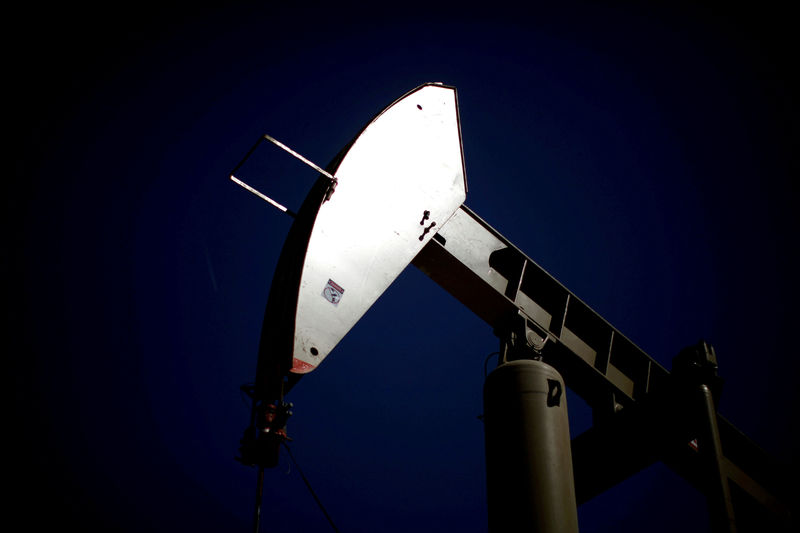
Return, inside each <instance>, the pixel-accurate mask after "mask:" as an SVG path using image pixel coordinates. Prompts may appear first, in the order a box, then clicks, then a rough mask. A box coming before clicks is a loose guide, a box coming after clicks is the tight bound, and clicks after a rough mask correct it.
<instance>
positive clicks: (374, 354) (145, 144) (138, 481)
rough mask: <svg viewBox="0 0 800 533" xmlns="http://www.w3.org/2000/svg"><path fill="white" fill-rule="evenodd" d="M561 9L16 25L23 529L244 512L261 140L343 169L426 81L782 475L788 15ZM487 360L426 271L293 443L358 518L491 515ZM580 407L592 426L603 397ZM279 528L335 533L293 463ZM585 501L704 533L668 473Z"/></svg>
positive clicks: (264, 12)
mask: <svg viewBox="0 0 800 533" xmlns="http://www.w3.org/2000/svg"><path fill="white" fill-rule="evenodd" d="M560 6H561V7H558V8H556V7H553V6H550V5H544V6H539V7H537V6H533V7H528V8H526V9H524V10H521V9H520V8H515V7H513V6H512V5H504V4H501V3H492V4H486V5H482V6H480V7H475V8H468V7H466V6H465V5H457V4H453V5H449V6H442V7H439V6H435V5H433V4H430V3H421V4H396V5H394V6H393V7H392V9H391V10H389V9H386V8H383V9H378V8H376V7H365V6H346V5H342V4H337V5H336V6H332V5H328V6H327V7H321V6H320V7H311V6H309V7H307V8H305V9H303V10H300V9H289V8H283V7H278V6H273V5H270V4H267V3H264V4H261V3H246V4H245V3H235V4H229V5H228V6H227V7H224V8H221V7H220V8H207V7H202V8H201V7H195V8H193V9H164V8H161V9H153V8H149V7H147V6H144V5H140V4H126V5H125V6H124V7H117V8H114V9H111V8H110V7H109V8H108V11H97V10H96V9H95V10H88V9H86V10H82V9H80V8H77V7H75V8H67V7H61V8H58V9H51V8H46V7H40V8H36V9H33V8H32V9H28V10H16V11H13V10H12V11H10V12H9V13H8V14H7V15H8V16H7V19H6V21H7V24H8V25H9V26H10V32H8V33H6V35H5V36H4V41H5V43H4V44H5V48H6V50H7V52H9V58H8V61H7V63H6V67H5V68H6V86H7V88H10V89H11V92H12V96H11V98H10V99H9V100H7V102H6V104H7V112H6V115H7V116H8V117H10V118H9V120H7V121H6V124H7V126H8V129H7V133H11V134H12V135H13V137H14V141H13V142H12V144H11V148H12V150H11V152H12V161H13V166H12V174H11V176H12V177H13V179H12V178H8V179H7V180H6V181H7V183H8V184H9V185H10V186H9V187H7V193H6V194H5V195H4V196H5V198H4V205H5V212H6V214H7V215H9V216H8V222H7V223H6V234H7V238H6V239H7V243H8V245H7V246H6V247H4V248H5V249H6V250H7V251H8V260H7V261H5V260H4V263H5V265H6V267H7V268H8V275H7V277H6V279H7V294H8V295H9V297H8V298H7V302H9V304H10V305H8V311H9V312H8V319H7V320H6V325H7V326H8V333H7V334H6V338H7V343H6V350H4V351H5V358H6V360H7V361H10V362H11V365H10V369H8V370H7V371H6V372H7V374H6V376H7V379H8V380H9V381H11V382H12V386H11V388H12V391H13V404H12V406H11V409H10V411H11V413H10V414H11V422H10V424H9V425H8V426H7V430H6V433H5V434H6V437H5V440H6V441H7V442H10V443H11V444H12V451H11V453H10V454H8V455H7V456H6V460H7V463H8V464H9V467H8V468H7V470H8V471H9V472H10V474H9V476H8V478H7V479H8V480H9V482H8V485H10V486H11V487H12V492H13V493H14V495H13V497H12V500H11V508H12V516H16V517H19V518H21V519H22V520H24V521H25V522H26V523H27V526H26V527H24V528H22V529H23V530H31V531H37V530H42V529H45V528H53V527H56V528H60V527H66V526H67V525H75V526H77V527H79V528H80V529H82V530H85V531H94V530H103V531H126V532H127V531H154V532H156V531H249V528H250V520H251V512H252V507H253V498H254V495H253V493H254V488H255V472H254V471H253V470H251V469H248V468H246V467H243V466H241V465H240V464H239V463H237V462H236V461H234V460H233V457H234V456H235V455H236V452H237V448H238V440H239V438H240V436H241V432H242V430H243V429H244V427H245V426H246V425H247V422H248V417H249V411H248V406H247V405H246V402H245V401H244V400H243V399H242V397H241V395H240V392H239V385H241V384H243V383H245V382H248V381H251V380H252V379H253V376H254V372H255V364H256V352H257V345H258V340H259V332H260V327H261V320H262V315H263V309H264V305H265V303H266V298H267V294H268V290H269V285H270V281H271V276H272V272H273V269H274V266H275V263H276V260H277V257H278V254H279V252H280V249H281V245H282V243H283V240H284V238H285V236H286V232H287V231H288V228H289V225H290V223H291V220H290V219H289V217H287V216H285V215H282V214H281V213H279V212H278V211H277V210H275V209H273V208H271V207H269V206H268V205H267V204H265V203H264V202H262V201H260V200H258V199H257V198H256V197H254V196H252V195H250V194H249V193H246V192H245V191H244V190H242V189H240V188H239V187H237V186H235V185H233V184H232V183H230V182H229V181H228V180H227V174H228V172H229V171H230V169H231V168H232V167H233V166H234V165H235V164H236V163H237V162H238V160H239V159H240V158H241V156H242V155H243V154H244V152H245V151H246V150H247V149H248V148H249V147H250V145H251V144H252V143H253V142H254V141H255V140H256V139H257V138H258V137H259V136H260V135H261V134H263V133H269V134H271V135H273V136H275V137H277V138H278V139H280V140H281V141H283V142H285V143H287V144H288V145H289V146H291V147H293V148H294V149H296V150H298V151H299V152H300V153H302V154H304V155H305V156H307V157H309V158H310V159H312V160H313V161H315V162H317V163H320V164H322V165H324V164H326V163H327V162H328V161H329V160H330V159H331V158H332V157H333V156H334V155H335V154H336V153H337V152H338V151H339V149H340V148H341V147H342V146H343V145H344V144H345V143H346V142H348V141H349V140H350V139H351V138H352V136H353V135H355V134H356V133H357V132H358V130H359V129H360V128H361V127H362V126H363V125H364V124H365V123H366V122H367V121H368V120H370V119H371V118H372V116H373V115H374V114H375V113H377V112H378V111H380V110H381V109H382V108H383V107H385V106H386V105H388V104H389V103H391V102H392V101H393V100H395V99H396V98H398V97H400V96H401V95H403V94H404V93H405V92H407V91H409V90H411V89H413V88H414V87H416V86H417V85H419V84H421V83H424V82H428V81H442V82H444V83H447V84H450V85H454V86H456V87H457V88H458V95H459V101H460V106H461V120H462V132H463V139H464V152H465V158H466V166H467V177H468V183H469V193H468V195H467V201H466V203H467V205H468V206H470V207H471V208H472V209H474V210H475V211H476V212H477V213H478V214H479V215H481V216H482V217H483V218H485V219H486V220H487V221H488V222H489V223H490V224H492V225H493V226H494V227H495V228H497V229H498V230H499V231H500V232H501V233H503V234H504V235H505V236H506V237H507V238H509V239H510V240H511V241H512V242H514V243H515V244H516V245H517V246H518V247H519V248H521V249H522V250H523V251H525V252H526V253H527V254H528V255H529V256H531V257H532V258H533V259H534V260H535V261H537V262H538V263H539V264H540V265H542V266H543V267H544V268H545V269H547V270H548V271H549V272H550V273H551V274H552V275H554V276H555V277H556V278H557V279H558V280H559V281H561V282H562V283H563V284H565V285H566V286H567V287H569V288H570V289H571V290H572V291H573V292H575V293H576V294H577V295H578V296H579V297H581V298H582V299H583V300H584V301H586V302H587V303H588V304H589V305H590V306H592V307H593V308H594V309H595V310H596V311H598V312H599V313H600V314H601V315H602V316H604V317H605V318H606V319H607V320H609V321H610V322H611V323H612V324H614V325H615V326H616V327H617V328H619V329H620V330H621V331H622V332H624V333H625V334H626V335H627V336H629V337H630V338H631V339H632V340H633V341H634V342H636V343H637V344H638V345H639V346H641V347H642V348H643V349H644V350H645V351H647V352H648V353H650V354H651V355H652V356H653V357H655V358H656V359H657V360H658V361H659V362H661V363H662V364H663V365H664V366H666V367H667V368H670V366H671V358H672V357H673V356H674V355H675V354H676V353H677V351H678V350H680V349H681V348H682V347H684V346H686V345H689V344H693V343H695V342H696V341H698V340H699V339H700V338H704V339H706V340H708V341H710V342H711V343H713V345H714V346H715V347H716V350H717V354H718V358H719V361H720V373H721V375H722V376H723V377H724V378H725V380H726V385H725V390H724V393H723V396H722V400H721V405H720V411H721V412H722V413H723V414H724V415H725V416H726V417H728V418H729V419H730V420H731V421H732V422H733V423H734V424H735V425H737V426H738V427H739V428H741V429H742V430H743V431H744V432H745V433H747V434H748V435H750V436H751V437H752V438H753V439H754V440H755V441H756V442H758V443H759V444H761V445H762V446H763V447H764V448H765V449H766V450H768V451H769V452H771V453H772V454H774V455H775V456H776V457H777V458H778V459H779V460H781V461H783V462H784V463H786V464H787V465H788V467H787V472H789V471H791V470H789V469H790V468H791V469H796V455H795V452H796V450H797V449H798V448H800V446H798V437H797V430H796V427H795V425H796V420H797V415H796V408H797V406H798V393H797V391H796V389H795V388H794V383H795V381H796V376H797V371H798V364H797V353H796V349H795V344H796V343H795V338H796V330H797V323H798V311H797V304H796V302H797V299H798V296H800V294H799V292H800V290H799V289H800V284H799V283H798V277H797V272H798V260H797V254H796V249H797V245H798V237H797V227H798V224H797V223H798V210H797V201H798V194H797V185H796V181H795V180H796V178H797V176H798V165H797V144H798V143H797V141H798V137H797V126H798V123H797V118H798V114H797V105H798V102H797V94H798V92H797V89H798V85H797V79H796V63H795V61H794V60H793V59H792V57H793V56H792V53H793V52H792V50H793V48H792V45H796V41H797V39H796V34H795V35H790V33H789V32H790V31H792V32H794V31H795V30H794V28H793V26H792V25H791V24H790V19H789V17H788V14H787V13H785V12H781V11H775V10H770V9H768V8H764V9H763V10H761V11H758V12H753V11H746V10H740V11H737V10H736V8H733V7H732V6H730V5H725V6H724V7H721V6H718V7H712V6H705V7H689V6H688V5H683V4H675V3H666V2H665V3H659V4H656V5H654V6H653V7H646V8H645V7H641V6H635V5H634V4H633V3H625V2H623V3H615V4H614V5H613V6H611V5H601V4H590V3H579V2H568V3H565V4H560ZM241 178H242V179H245V180H246V181H248V182H249V183H251V184H252V185H253V186H256V187H258V188H259V189H261V190H263V191H265V192H267V193H269V194H271V195H273V196H274V197H275V198H277V199H278V200H280V201H282V202H284V203H286V204H287V205H289V206H290V207H294V208H297V207H299V205H300V202H301V200H302V198H303V196H304V195H305V192H306V191H307V189H308V187H309V186H310V185H311V183H312V182H313V180H314V179H315V175H314V173H313V171H310V170H309V169H307V168H306V167H304V166H302V165H300V164H299V163H297V162H296V161H294V160H292V159H291V158H289V157H288V156H285V154H282V153H280V152H279V151H277V150H274V149H270V148H268V147H264V148H263V151H260V152H259V153H258V154H257V156H256V157H255V158H254V159H253V161H252V163H251V164H250V165H249V166H248V167H246V168H245V169H243V170H242V172H241ZM390 200H391V199H387V201H390ZM4 268H5V267H4ZM496 349H497V341H496V339H495V337H494V336H493V335H492V332H491V328H489V327H488V326H486V325H485V324H483V323H482V322H481V321H480V320H478V319H477V318H476V317H474V316H473V315H471V314H470V313H469V312H468V311H467V310H465V309H464V308H463V307H462V306H461V305H460V304H459V303H457V302H456V301H455V300H454V299H453V298H451V297H450V296H449V295H448V294H446V293H445V292H444V291H443V290H441V289H440V288H439V287H437V286H436V285H435V284H434V283H433V282H432V281H430V280H429V279H428V278H426V277H425V276H424V275H423V274H422V273H421V272H419V271H417V270H416V269H414V268H413V267H411V268H410V269H409V270H407V271H406V272H404V273H403V274H402V275H401V276H400V278H399V279H398V280H397V282H396V283H395V284H394V285H392V287H390V289H389V290H388V291H387V293H386V294H385V295H384V296H383V297H382V298H381V299H380V300H379V301H378V303H377V304H376V305H375V307H374V308H373V310H371V311H370V312H369V313H368V314H367V315H366V317H365V318H364V319H363V320H362V321H361V322H360V323H359V324H357V326H356V327H355V328H354V330H353V331H352V332H351V333H350V334H349V335H348V336H347V337H346V338H345V340H344V341H343V342H342V343H341V344H340V345H339V347H338V348H337V349H336V351H335V352H334V353H333V354H332V355H331V356H330V358H329V359H327V360H326V362H325V364H324V365H322V367H321V368H320V369H319V370H318V371H316V372H315V373H313V374H311V375H310V376H308V377H307V378H305V379H304V380H303V381H302V382H301V383H300V384H299V385H298V386H297V388H296V389H295V390H294V391H293V392H292V394H291V397H290V400H291V401H293V402H294V404H295V408H294V411H295V416H294V417H293V418H292V420H291V421H290V425H289V433H290V435H291V436H292V437H293V438H294V442H293V443H292V447H293V450H294V454H295V456H296V457H297V459H298V461H299V463H300V465H301V467H302V468H303V470H304V471H305V473H306V474H307V475H308V477H309V478H310V480H311V481H312V483H313V485H314V487H315V489H316V491H317V493H318V495H319V496H320V498H321V499H322V501H323V503H324V504H325V505H326V507H327V508H328V510H329V512H330V514H331V515H332V517H333V519H334V521H335V522H336V523H337V525H338V526H339V529H340V530H341V531H342V532H343V533H345V532H346V533H355V532H375V531H385V532H394V531H398V532H400V531H450V530H452V531H463V532H472V531H477V532H482V531H486V505H485V501H486V494H485V473H484V457H483V433H482V432H483V428H482V425H481V422H480V421H479V420H478V419H477V416H478V415H479V414H480V413H481V411H482V405H481V387H482V384H483V364H484V359H485V357H486V356H487V355H488V354H489V353H490V352H493V351H495V350H496ZM568 401H569V406H570V411H571V417H572V418H571V428H572V431H573V433H574V434H575V435H577V434H578V433H580V432H581V431H583V430H584V429H586V428H587V427H589V425H590V424H591V418H590V413H589V412H588V410H587V408H586V407H585V405H583V404H582V402H581V401H580V400H579V399H578V398H577V397H575V396H574V395H570V396H569V399H568ZM620 445H623V446H624V443H621V444H620ZM263 513H264V523H263V527H262V531H269V532H276V533H277V532H299V531H303V532H312V531H327V530H329V528H328V525H327V523H326V522H325V519H324V517H323V516H322V514H321V513H320V512H319V510H318V509H317V508H316V506H315V504H314V502H313V500H312V498H311V496H310V495H309V494H308V492H307V491H306V489H305V487H304V486H303V484H302V481H301V479H300V477H299V475H298V473H297V471H296V468H294V467H293V466H291V465H290V463H289V461H288V460H287V458H286V457H283V459H282V461H281V465H280V466H279V467H278V468H276V469H274V470H271V471H269V472H268V473H267V476H266V483H265V498H264V510H263ZM579 520H580V527H581V531H584V532H593V531H595V532H612V531H615V532H633V531H641V530H645V529H646V530H648V531H676V530H680V531H686V532H694V531H705V530H706V528H707V525H708V518H707V516H706V511H705V504H704V501H703V498H702V496H701V495H700V494H698V493H696V492H695V491H694V489H692V488H691V487H689V486H688V485H687V484H685V483H684V482H683V481H682V480H681V479H680V478H678V477H677V476H676V475H675V474H673V473H672V472H671V471H669V470H668V469H667V468H666V467H664V466H663V465H654V466H653V467H651V468H649V469H647V470H645V471H644V472H642V473H640V474H639V475H637V476H635V477H634V478H632V479H630V480H629V481H627V482H626V483H623V484H622V485H620V486H618V487H616V488H614V489H613V490H611V491H609V492H608V493H606V494H604V495H602V496H600V497H598V498H596V499H595V500H593V501H591V502H590V503H588V504H586V505H584V506H582V507H581V508H580V510H579Z"/></svg>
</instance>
